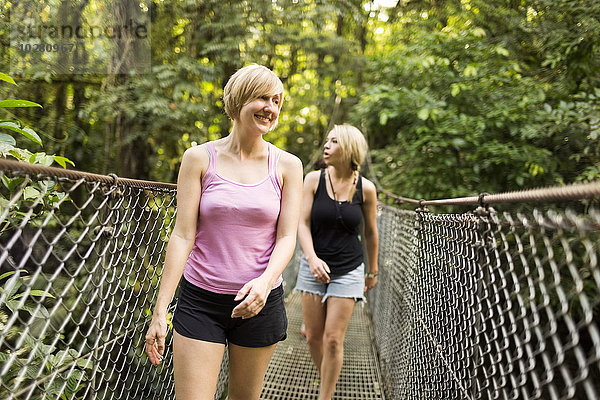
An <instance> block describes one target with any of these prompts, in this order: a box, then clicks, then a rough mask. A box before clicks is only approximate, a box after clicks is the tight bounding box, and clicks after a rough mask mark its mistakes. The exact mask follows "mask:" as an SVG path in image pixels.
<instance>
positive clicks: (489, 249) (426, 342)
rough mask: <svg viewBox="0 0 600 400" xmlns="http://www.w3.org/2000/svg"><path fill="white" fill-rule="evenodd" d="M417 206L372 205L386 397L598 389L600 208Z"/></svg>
mask: <svg viewBox="0 0 600 400" xmlns="http://www.w3.org/2000/svg"><path fill="white" fill-rule="evenodd" d="M595 189H596V190H597V189H598V187H597V186H596V188H595ZM419 210H423V211H416V212H413V211H405V210H399V209H396V208H393V207H390V206H386V205H382V206H380V209H379V217H378V224H379V232H380V247H381V249H380V256H379V257H380V276H379V284H378V286H377V287H376V288H375V289H374V290H373V291H372V292H371V293H370V296H369V300H370V301H369V304H370V310H371V313H372V316H373V325H374V329H375V337H376V342H377V347H378V350H379V357H380V366H381V369H382V373H383V376H384V385H385V391H386V397H387V398H390V399H416V400H423V399H444V400H447V399H485V400H487V399H543V400H551V399H552V400H554V399H598V396H599V395H600V367H599V362H600V331H599V326H598V322H599V318H600V315H599V311H600V308H599V301H600V300H599V295H600V293H599V287H600V269H599V267H598V248H599V244H600V242H599V238H600V235H599V232H600V230H599V229H600V214H599V213H598V212H597V211H593V210H592V211H589V212H586V213H575V212H570V211H556V212H555V211H547V210H546V211H540V210H538V209H534V210H533V211H530V212H512V213H510V212H502V213H501V212H496V211H494V209H492V208H485V207H479V208H478V209H477V210H475V211H474V212H468V213H464V214H431V213H429V212H427V211H426V210H424V209H423V208H420V209H419Z"/></svg>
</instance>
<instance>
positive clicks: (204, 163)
mask: <svg viewBox="0 0 600 400" xmlns="http://www.w3.org/2000/svg"><path fill="white" fill-rule="evenodd" d="M181 162H182V165H187V166H189V167H191V168H198V167H200V168H201V169H203V170H205V169H206V168H207V167H208V163H209V162H210V158H209V155H208V149H207V144H206V143H203V144H200V145H196V146H192V147H190V148H188V149H187V150H186V151H185V152H184V153H183V157H182V160H181Z"/></svg>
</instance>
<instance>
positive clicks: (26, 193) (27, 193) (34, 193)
mask: <svg viewBox="0 0 600 400" xmlns="http://www.w3.org/2000/svg"><path fill="white" fill-rule="evenodd" d="M39 196H40V191H39V190H37V189H36V188H33V187H31V186H27V187H26V188H25V189H23V200H29V199H35V198H38V197H39Z"/></svg>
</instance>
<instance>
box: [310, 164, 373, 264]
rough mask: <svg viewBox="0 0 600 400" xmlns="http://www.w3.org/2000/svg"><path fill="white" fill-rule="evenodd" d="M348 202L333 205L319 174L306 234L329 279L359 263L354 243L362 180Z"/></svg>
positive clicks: (359, 219) (360, 253) (359, 254)
mask: <svg viewBox="0 0 600 400" xmlns="http://www.w3.org/2000/svg"><path fill="white" fill-rule="evenodd" d="M359 178H360V179H359V180H358V183H357V184H356V191H355V192H354V196H353V197H352V201H351V202H349V201H341V202H339V201H338V202H336V201H335V200H334V199H332V198H331V197H329V194H327V186H326V185H327V183H326V181H325V170H324V169H322V170H321V177H320V178H319V186H317V191H316V192H315V197H314V200H313V205H312V210H311V214H310V231H311V234H312V238H313V247H314V249H315V253H316V254H317V257H319V258H320V259H321V260H323V261H325V262H326V263H327V265H328V266H329V268H330V269H331V275H342V274H345V273H348V272H350V271H352V270H353V269H355V268H356V267H358V266H359V265H360V264H361V263H362V262H363V249H362V246H361V244H360V240H359V239H358V234H359V228H360V224H361V222H362V219H363V212H362V203H363V196H362V177H360V176H359Z"/></svg>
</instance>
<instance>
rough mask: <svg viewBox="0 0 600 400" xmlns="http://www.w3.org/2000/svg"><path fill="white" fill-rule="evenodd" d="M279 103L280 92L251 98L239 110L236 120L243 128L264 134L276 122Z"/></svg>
mask: <svg viewBox="0 0 600 400" xmlns="http://www.w3.org/2000/svg"><path fill="white" fill-rule="evenodd" d="M280 103H281V94H276V95H273V96H262V97H259V98H257V99H254V100H251V101H250V102H248V103H247V104H246V105H244V106H243V107H242V109H241V110H240V116H239V118H238V120H239V122H240V124H241V125H242V126H243V127H244V128H245V129H250V130H256V131H258V132H260V133H261V134H262V135H264V134H265V133H267V132H269V131H270V130H271V129H272V128H273V127H274V126H275V124H276V123H277V118H278V117H279V104H280Z"/></svg>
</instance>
